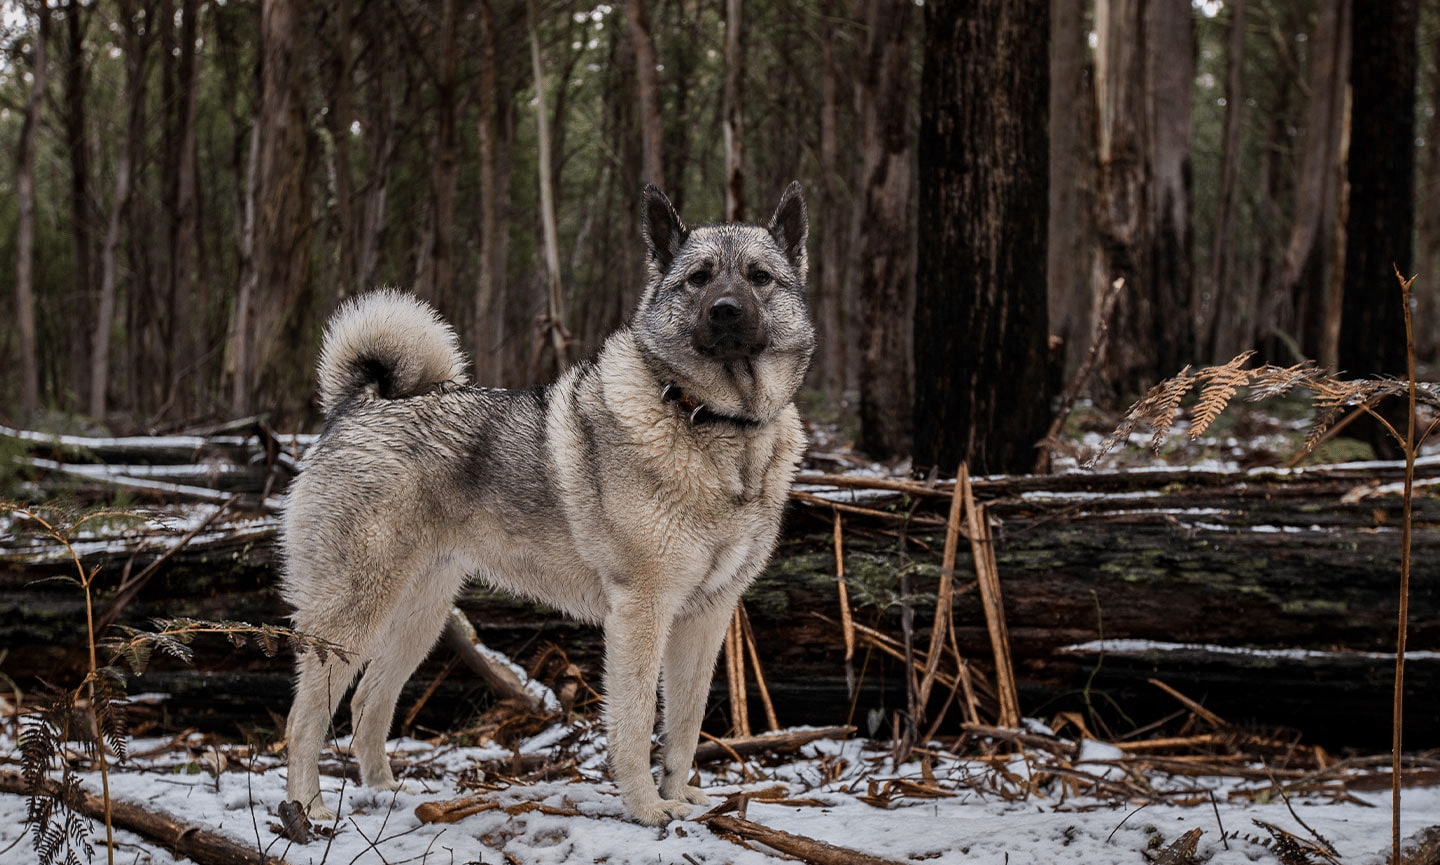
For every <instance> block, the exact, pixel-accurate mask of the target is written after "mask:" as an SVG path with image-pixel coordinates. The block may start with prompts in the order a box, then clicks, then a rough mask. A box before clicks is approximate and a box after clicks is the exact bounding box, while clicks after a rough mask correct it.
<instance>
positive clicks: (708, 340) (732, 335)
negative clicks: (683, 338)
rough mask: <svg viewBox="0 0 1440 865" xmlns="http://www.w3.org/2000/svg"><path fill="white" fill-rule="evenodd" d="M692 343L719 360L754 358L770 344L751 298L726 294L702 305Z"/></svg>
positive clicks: (699, 350)
mask: <svg viewBox="0 0 1440 865" xmlns="http://www.w3.org/2000/svg"><path fill="white" fill-rule="evenodd" d="M702 309H703V312H702V314H701V316H700V321H699V322H697V324H696V327H695V331H694V335H693V337H692V340H691V341H692V343H693V344H694V346H695V350H696V351H698V352H700V353H701V354H703V355H706V356H708V357H713V358H715V359H716V360H722V361H730V360H743V359H746V358H752V357H755V356H756V355H758V354H760V353H761V352H762V351H764V350H765V349H766V348H767V347H769V345H770V336H769V334H768V333H767V332H766V329H765V325H764V322H763V321H762V318H761V315H760V310H759V308H758V304H756V302H755V301H754V300H753V299H752V298H748V297H744V296H741V297H737V296H736V295H735V294H733V293H730V292H726V293H724V294H720V295H719V296H717V297H715V298H713V299H709V301H708V303H706V304H704V305H702Z"/></svg>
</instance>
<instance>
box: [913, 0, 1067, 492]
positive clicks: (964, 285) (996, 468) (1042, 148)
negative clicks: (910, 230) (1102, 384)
mask: <svg viewBox="0 0 1440 865" xmlns="http://www.w3.org/2000/svg"><path fill="white" fill-rule="evenodd" d="M925 12H926V14H925V66H924V73H923V76H922V80H921V88H920V127H921V128H920V146H919V164H920V223H921V225H923V226H925V230H924V235H925V236H924V238H923V240H922V241H921V243H920V244H919V253H918V258H917V263H916V304H915V373H916V376H915V378H916V384H915V419H914V424H915V467H916V469H917V470H919V469H927V468H930V467H932V466H933V467H935V468H938V469H939V471H941V472H942V473H944V474H947V475H948V474H951V473H953V472H955V471H956V469H957V468H958V467H959V466H960V464H961V463H965V464H968V465H970V466H971V468H972V469H973V470H974V471H975V473H977V474H981V473H983V474H992V473H997V472H1026V471H1029V470H1030V468H1031V466H1032V465H1033V464H1034V462H1035V444H1036V442H1038V441H1039V440H1040V438H1041V437H1042V436H1044V434H1045V429H1046V427H1047V425H1048V423H1049V420H1050V402H1049V395H1050V393H1049V392H1050V387H1049V383H1050V381H1051V376H1050V372H1049V363H1048V354H1049V353H1048V348H1047V345H1048V327H1047V321H1046V276H1045V267H1044V262H1045V260H1046V231H1047V227H1048V219H1049V213H1048V208H1047V206H1046V205H1047V202H1048V200H1049V195H1048V185H1049V176H1048V159H1049V141H1048V138H1047V136H1046V118H1047V112H1048V110H1049V83H1050V81H1049V71H1048V66H1047V62H1046V61H1047V57H1048V49H1049V46H1048V39H1047V38H1046V36H1047V35H1048V33H1049V28H1050V21H1049V14H1050V13H1049V2H1048V0H1028V2H1023V3H1022V2H1016V0H982V2H977V3H971V4H964V5H961V4H948V5H947V4H927V5H926V7H925ZM1037 34H1039V35H1037ZM1022 383H1023V384H1022ZM1017 384H1018V385H1019V386H1017Z"/></svg>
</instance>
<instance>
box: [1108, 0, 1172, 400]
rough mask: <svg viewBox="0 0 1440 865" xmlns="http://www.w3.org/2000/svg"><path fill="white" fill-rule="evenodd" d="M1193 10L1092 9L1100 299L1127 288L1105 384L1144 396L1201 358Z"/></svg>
mask: <svg viewBox="0 0 1440 865" xmlns="http://www.w3.org/2000/svg"><path fill="white" fill-rule="evenodd" d="M1192 15H1193V12H1192V10H1191V7H1190V3H1189V0H1149V2H1146V0H1097V2H1096V5H1095V31H1096V36H1097V38H1098V40H1099V44H1098V46H1097V47H1096V51H1095V97H1096V102H1097V105H1098V109H1099V110H1098V111H1097V120H1096V124H1097V125H1096V130H1095V136H1096V148H1095V150H1096V160H1097V164H1098V168H1099V182H1098V189H1097V202H1096V215H1097V219H1096V222H1097V228H1098V230H1099V232H1100V235H1101V240H1102V244H1101V249H1102V254H1101V255H1100V256H1099V259H1098V270H1097V272H1096V274H1095V277H1096V278H1095V279H1094V281H1093V282H1092V291H1093V292H1094V297H1095V298H1097V300H1098V298H1100V297H1103V295H1104V293H1105V291H1106V290H1107V289H1108V288H1109V286H1110V284H1111V283H1112V282H1113V281H1115V280H1117V279H1123V280H1124V284H1125V291H1124V293H1123V294H1122V295H1121V297H1120V299H1119V301H1118V302H1117V304H1116V306H1115V321H1114V322H1113V324H1112V327H1111V337H1110V340H1109V343H1108V349H1109V350H1108V352H1107V354H1106V362H1105V365H1104V377H1105V380H1106V382H1107V384H1108V385H1109V386H1110V387H1111V388H1112V389H1113V390H1114V393H1115V394H1116V395H1123V394H1128V393H1138V392H1141V391H1143V390H1144V389H1145V388H1146V387H1148V386H1149V385H1151V384H1153V383H1154V382H1155V381H1157V380H1158V379H1159V378H1160V376H1161V375H1162V374H1168V373H1169V371H1171V370H1176V369H1179V368H1180V367H1181V366H1182V365H1183V364H1185V363H1187V362H1189V361H1191V360H1192V359H1193V355H1194V326H1193V323H1192V321H1191V317H1190V315H1189V311H1190V295H1191V288H1192V282H1193V273H1192V265H1191V264H1190V255H1191V244H1192V240H1191V230H1190V199H1189V174H1190V89H1191V87H1192V86H1193V77H1194V76H1193V66H1194V64H1193V59H1192V58H1193V53H1194V52H1193V32H1192V28H1193V20H1192Z"/></svg>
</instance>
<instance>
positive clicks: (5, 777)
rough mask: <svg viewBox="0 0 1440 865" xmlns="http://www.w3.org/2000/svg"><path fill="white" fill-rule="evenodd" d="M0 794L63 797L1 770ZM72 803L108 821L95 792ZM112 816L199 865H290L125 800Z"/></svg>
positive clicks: (50, 784) (53, 787) (113, 804)
mask: <svg viewBox="0 0 1440 865" xmlns="http://www.w3.org/2000/svg"><path fill="white" fill-rule="evenodd" d="M0 793H10V794H13V795H16V796H48V797H51V798H56V799H58V798H60V797H61V790H60V785H59V784H56V783H55V782H54V781H51V780H49V779H42V780H41V781H40V783H39V784H38V785H37V786H36V787H32V786H30V785H29V784H28V783H26V781H25V779H24V778H23V777H21V775H20V774H19V773H18V772H6V771H0ZM70 804H71V806H72V807H74V808H75V809H76V810H78V811H79V812H80V813H82V814H84V815H85V816H86V817H89V818H90V819H92V820H101V821H103V820H104V819H105V813H106V803H105V800H104V799H103V798H101V797H100V796H97V795H95V794H94V793H90V792H88V791H86V790H83V789H82V790H80V791H79V795H78V796H76V797H75V798H74V799H73V800H71V802H70ZM109 813H110V820H111V823H112V824H113V825H114V826H115V827H116V828H118V829H125V830H127V831H130V832H134V833H135V834H137V835H141V836H143V837H145V838H149V839H150V840H152V841H155V842H157V843H159V844H160V845H162V846H164V847H165V849H167V850H169V851H170V852H171V853H173V854H174V855H175V856H176V858H180V857H188V858H190V859H193V860H194V861H195V862H198V863H200V865H288V863H286V861H285V860H284V859H281V858H280V857H279V856H271V855H270V854H268V853H265V852H263V851H261V850H257V849H255V848H253V847H248V846H246V845H244V844H240V843H238V842H236V841H233V840H231V839H230V838H228V837H226V836H224V835H221V834H220V833H219V832H215V831H213V830H211V829H208V828H206V827H204V826H201V825H198V824H195V823H186V822H184V821H182V820H180V819H179V818H178V817H175V816H174V815H173V814H167V813H165V812H164V811H158V810H153V809H150V808H146V807H144V806H142V805H138V804H136V803H134V802H129V801H126V800H124V799H111V800H110V803H109Z"/></svg>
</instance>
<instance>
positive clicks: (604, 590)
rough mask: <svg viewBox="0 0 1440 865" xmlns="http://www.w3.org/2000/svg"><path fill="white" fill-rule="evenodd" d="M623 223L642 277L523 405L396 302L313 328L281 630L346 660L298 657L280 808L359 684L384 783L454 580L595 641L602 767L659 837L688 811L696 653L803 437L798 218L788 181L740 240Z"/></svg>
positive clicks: (708, 665)
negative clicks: (402, 709)
mask: <svg viewBox="0 0 1440 865" xmlns="http://www.w3.org/2000/svg"><path fill="white" fill-rule="evenodd" d="M643 222H644V228H645V248H646V252H647V262H648V267H647V271H648V280H647V285H646V288H645V291H644V294H643V296H642V297H641V299H640V303H639V306H638V308H637V310H636V312H635V314H634V316H633V317H632V319H631V322H630V324H629V326H628V327H626V328H624V329H622V330H620V331H618V332H616V333H615V334H613V335H612V336H611V337H610V338H609V339H608V340H607V341H606V343H605V345H604V347H603V348H602V349H601V351H600V353H599V355H598V356H597V357H596V358H595V359H594V360H593V361H591V362H588V363H583V364H579V365H577V366H575V367H573V368H571V369H570V370H568V371H567V372H565V373H564V374H563V375H562V376H561V377H560V378H559V379H558V380H557V381H556V382H555V383H554V384H552V385H550V386H549V387H546V388H543V389H533V390H520V391H511V390H499V389H491V388H482V387H474V386H469V385H467V384H466V383H465V382H464V372H463V370H464V366H465V361H464V358H463V356H462V354H461V352H460V349H459V344H458V340H457V338H456V336H455V333H454V331H453V330H452V329H451V328H450V326H449V325H447V324H446V323H445V322H444V321H442V320H441V319H440V317H439V316H438V314H436V313H435V311H434V310H433V309H431V308H430V307H429V306H428V305H426V304H424V303H422V302H420V301H418V300H416V299H414V298H413V297H410V296H408V295H405V294H402V293H400V292H396V291H391V290H381V291H376V292H372V293H370V294H366V295H363V296H361V297H358V298H356V299H354V300H352V301H349V302H347V303H346V304H344V305H343V306H342V307H341V309H340V310H338V311H337V313H336V314H335V316H334V318H333V319H332V320H331V322H330V324H329V326H328V328H327V330H326V334H325V341H324V347H323V349H322V351H321V355H320V362H319V382H320V385H319V390H320V401H321V406H322V408H323V409H324V411H325V413H326V416H327V423H326V427H325V431H324V433H323V434H322V435H321V437H320V439H319V441H317V442H316V444H315V446H314V447H313V448H311V449H310V451H309V452H308V453H307V454H306V455H305V459H304V461H303V464H302V470H301V472H300V476H299V477H298V478H297V479H296V480H295V482H294V484H293V485H292V487H291V491H290V494H289V499H288V503H287V505H286V509H285V524H284V554H285V561H286V574H285V579H284V593H285V598H286V599H287V600H288V601H289V602H290V603H291V604H292V605H294V607H295V613H294V624H295V627H296V628H297V629H298V630H300V631H303V632H305V633H308V634H312V635H315V636H319V637H323V638H325V639H328V640H332V641H334V642H336V643H338V644H340V645H341V646H343V647H345V648H346V649H347V650H348V652H349V654H348V656H347V658H345V659H338V660H337V659H336V658H334V657H330V658H329V659H327V660H326V661H322V660H321V659H320V658H319V657H317V656H316V655H315V654H314V653H304V654H302V655H301V656H300V658H299V661H298V678H297V683H296V688H295V702H294V706H293V707H292V709H291V712H290V718H289V722H288V728H287V735H288V738H289V778H288V784H289V796H290V798H291V799H294V800H298V801H299V802H300V803H302V804H303V805H304V806H305V807H307V808H308V810H309V812H310V814H311V816H312V817H313V818H316V819H323V818H326V817H331V816H333V814H332V812H330V811H329V809H327V808H326V807H325V806H324V804H323V803H322V802H321V798H320V787H319V777H318V768H317V764H318V760H319V753H320V749H321V746H322V745H323V743H324V739H325V733H326V729H327V728H328V726H329V723H330V718H331V717H332V716H333V714H334V712H335V709H336V707H337V705H338V702H339V700H340V698H341V696H342V694H343V693H344V692H345V690H346V689H347V688H348V687H349V685H350V683H351V681H353V679H354V677H355V675H356V674H357V673H358V672H360V671H361V670H362V669H363V670H364V675H363V677H361V679H360V683H359V685H358V686H357V687H356V690H355V695H354V697H353V698H352V701H351V708H352V716H353V723H354V740H353V744H354V751H355V754H356V756H357V758H358V761H359V764H360V774H361V777H362V779H363V780H364V782H365V783H366V784H368V785H370V786H373V787H378V788H381V789H391V788H394V787H395V786H396V782H395V778H394V776H393V774H392V773H391V770H390V765H389V761H388V759H387V758H386V754H385V739H386V736H387V734H388V732H389V729H390V724H391V721H392V716H393V714H394V710H395V703H396V700H397V698H398V696H399V693H400V688H401V686H402V685H403V684H404V682H405V680H406V679H407V678H409V676H410V674H411V673H412V672H413V671H414V670H415V667H416V666H417V665H418V664H419V663H420V661H421V660H422V659H423V658H424V656H425V655H426V654H427V653H428V652H429V650H430V648H431V646H432V645H433V644H434V643H435V640H436V638H437V637H438V635H439V634H440V631H441V629H442V627H443V625H444V622H445V618H446V613H447V611H448V610H449V609H450V606H451V604H452V603H453V600H454V597H455V595H456V593H457V592H458V591H459V589H460V587H461V586H462V584H463V583H464V582H465V580H466V579H469V578H475V579H479V580H482V581H484V582H486V583H488V584H490V585H493V586H496V587H500V588H503V589H507V590H509V591H512V592H515V593H517V594H520V595H524V596H527V597H530V598H534V599H536V600H539V601H543V602H544V603H546V604H549V605H551V606H553V607H556V608H558V609H560V610H563V611H565V612H566V613H568V614H569V615H571V616H574V617H576V618H578V619H581V620H584V621H590V622H598V623H600V624H602V625H603V627H604V632H605V692H606V704H605V720H606V726H607V730H608V734H609V741H610V754H609V756H610V767H611V773H612V775H613V777H614V779H615V782H616V783H617V785H618V786H619V788H620V793H621V796H622V799H623V801H624V806H625V809H626V811H627V813H628V814H629V815H630V816H631V817H632V818H634V819H636V820H638V821H640V822H642V823H647V824H651V825H660V824H663V823H665V822H667V821H668V820H671V819H676V818H682V817H684V816H685V815H686V814H687V813H688V812H689V810H690V805H691V804H704V803H705V802H706V798H705V796H704V795H703V794H702V793H701V792H700V790H698V789H696V788H695V787H692V786H690V784H689V783H688V780H687V779H688V778H689V773H690V767H691V761H692V759H693V757H694V752H695V745H696V739H697V737H698V734H699V729H700V721H701V717H702V715H703V713H704V709H705V700H706V696H707V694H708V692H709V685H710V678H711V675H712V673H713V671H714V665H715V657H716V654H717V653H718V651H719V647H720V644H721V642H722V640H723V637H724V634H725V631H726V626H727V624H728V622H729V620H730V616H731V613H732V611H733V609H734V607H735V604H736V602H737V601H738V599H739V597H740V594H741V592H743V591H744V589H745V587H746V586H748V585H749V584H750V582H751V581H752V580H753V579H754V578H755V577H756V575H758V574H759V573H760V571H761V569H762V568H763V567H764V565H765V562H766V560H767V559H768V558H769V556H770V553H771V551H772V550H773V548H774V545H775V540H776V536H777V534H778V532H779V526H780V517H781V511H782V509H783V508H784V505H785V499H786V494H787V492H788V490H789V487H790V483H791V481H792V479H793V477H794V474H795V469H796V466H797V464H798V461H799V459H800V457H801V454H802V452H803V450H804V447H805V435H804V430H803V428H802V427H801V424H800V418H799V415H798V413H797V412H796V409H795V405H794V403H793V398H794V395H795V393H796V390H797V389H798V388H799V387H800V384H801V381H802V379H803V378H804V375H805V370H806V367H807V366H808V364H809V360H810V356H811V354H812V352H813V350H814V343H815V334H814V330H813V328H812V326H811V323H810V317H809V314H808V311H807V308H806V302H805V278H806V253H805V242H806V237H807V233H808V223H807V217H806V213H805V204H804V199H803V197H802V195H801V192H800V188H799V185H798V184H791V185H790V187H789V188H788V189H786V190H785V193H784V195H783V196H782V197H781V199H780V204H779V206H778V207H777V208H776V211H775V215H774V217H773V218H772V220H771V222H770V224H769V225H768V226H767V227H764V228H762V227H758V226H752V225H739V224H732V225H717V226H698V227H695V228H693V229H692V228H687V227H686V226H685V224H684V223H683V222H681V220H680V218H679V217H678V216H677V215H676V213H675V210H674V208H673V207H672V206H671V204H670V202H669V200H668V199H667V198H665V196H664V195H663V194H662V193H660V191H659V190H656V189H654V188H653V187H647V188H646V190H645V195H644V213H643ZM657 685H658V686H660V687H661V688H662V690H663V698H664V710H665V716H664V733H665V736H664V741H665V748H664V755H663V759H662V766H661V778H660V784H659V791H658V793H657V791H656V786H655V782H654V779H653V777H652V776H651V774H650V738H651V733H652V731H653V729H652V728H653V723H654V718H655V701H656V689H657Z"/></svg>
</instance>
